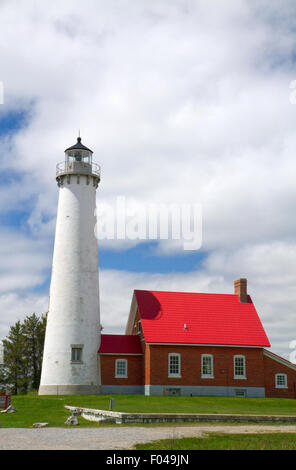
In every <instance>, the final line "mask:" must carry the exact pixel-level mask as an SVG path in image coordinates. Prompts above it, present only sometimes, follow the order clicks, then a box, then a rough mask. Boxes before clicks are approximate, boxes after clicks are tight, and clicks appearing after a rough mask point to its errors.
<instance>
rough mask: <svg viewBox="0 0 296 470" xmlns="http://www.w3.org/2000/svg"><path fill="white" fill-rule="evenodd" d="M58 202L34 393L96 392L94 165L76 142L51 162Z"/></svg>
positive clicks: (97, 332) (97, 323)
mask: <svg viewBox="0 0 296 470" xmlns="http://www.w3.org/2000/svg"><path fill="white" fill-rule="evenodd" d="M56 180H57V183H58V187H59V202H58V212H57V222H56V233H55V244H54V254H53V263H52V276H51V284H50V298H49V311H48V316H47V325H46V334H45V343H44V353H43V363H42V373H41V381H40V387H39V395H69V394H97V393H100V371H99V363H98V354H97V352H98V349H99V346H100V331H101V326H100V303H99V278H98V248H97V239H96V236H95V224H96V189H97V187H98V184H99V182H100V167H99V165H97V164H96V163H94V162H93V152H92V150H90V149H89V148H87V147H85V146H84V145H83V144H82V142H81V138H80V137H78V139H77V143H76V144H75V145H73V146H72V147H69V148H67V149H66V150H65V159H64V161H63V162H62V163H59V164H57V170H56Z"/></svg>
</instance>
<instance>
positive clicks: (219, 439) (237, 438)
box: [135, 433, 296, 450]
mask: <svg viewBox="0 0 296 470" xmlns="http://www.w3.org/2000/svg"><path fill="white" fill-rule="evenodd" d="M135 449H137V450H296V434H293V433H280V434H214V433H213V434H212V433H211V434H210V435H208V436H205V437H194V438H193V437H187V438H183V439H163V440H160V441H154V442H150V443H147V444H138V445H136V446H135Z"/></svg>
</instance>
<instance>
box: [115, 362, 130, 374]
mask: <svg viewBox="0 0 296 470" xmlns="http://www.w3.org/2000/svg"><path fill="white" fill-rule="evenodd" d="M115 377H119V378H120V377H125V378H126V377H127V359H116V361H115Z"/></svg>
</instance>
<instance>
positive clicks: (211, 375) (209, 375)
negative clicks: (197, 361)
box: [201, 354, 214, 379]
mask: <svg viewBox="0 0 296 470" xmlns="http://www.w3.org/2000/svg"><path fill="white" fill-rule="evenodd" d="M208 358H209V359H210V360H211V372H210V373H209V374H205V373H204V372H203V365H204V364H203V362H204V359H208ZM201 378H202V379H213V378H214V356H213V354H202V355H201Z"/></svg>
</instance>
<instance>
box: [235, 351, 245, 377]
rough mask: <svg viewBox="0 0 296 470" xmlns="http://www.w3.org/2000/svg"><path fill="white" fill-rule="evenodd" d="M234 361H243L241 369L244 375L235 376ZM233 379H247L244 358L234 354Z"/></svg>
mask: <svg viewBox="0 0 296 470" xmlns="http://www.w3.org/2000/svg"><path fill="white" fill-rule="evenodd" d="M236 359H243V368H244V373H243V374H236V373H235V369H236V367H235V362H236ZM233 378H234V379H246V378H247V373H246V356H243V355H242V354H236V355H235V356H233Z"/></svg>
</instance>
